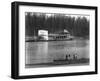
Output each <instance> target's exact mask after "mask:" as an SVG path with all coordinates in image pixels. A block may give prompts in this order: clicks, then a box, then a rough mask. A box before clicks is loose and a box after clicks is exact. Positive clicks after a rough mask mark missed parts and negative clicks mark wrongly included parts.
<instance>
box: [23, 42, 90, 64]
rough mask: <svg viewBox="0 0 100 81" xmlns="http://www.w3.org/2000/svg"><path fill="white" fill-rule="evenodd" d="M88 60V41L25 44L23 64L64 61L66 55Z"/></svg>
mask: <svg viewBox="0 0 100 81" xmlns="http://www.w3.org/2000/svg"><path fill="white" fill-rule="evenodd" d="M73 54H77V57H78V59H79V58H89V40H70V41H50V42H25V63H26V64H38V63H39V64H40V63H50V62H53V60H59V59H65V58H66V55H70V56H71V57H70V58H73V57H72V56H73Z"/></svg>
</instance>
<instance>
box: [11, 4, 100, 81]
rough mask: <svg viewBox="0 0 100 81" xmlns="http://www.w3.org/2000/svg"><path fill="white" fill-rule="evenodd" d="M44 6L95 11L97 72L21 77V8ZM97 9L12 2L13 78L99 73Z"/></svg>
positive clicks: (92, 7) (23, 77)
mask: <svg viewBox="0 0 100 81" xmlns="http://www.w3.org/2000/svg"><path fill="white" fill-rule="evenodd" d="M20 5H24V6H42V7H56V8H74V9H89V10H95V71H89V72H75V73H59V74H43V75H25V76H20V75H19V6H20ZM97 11H98V10H97V7H96V6H81V5H65V4H63V5H62V4H49V3H31V2H12V4H11V25H12V27H11V78H13V79H25V78H43V77H58V76H72V75H88V74H97V73H98V70H97V69H98V68H97V65H98V62H97V60H98V59H97V58H98V56H97V49H98V48H97V45H98V41H97V24H98V23H97V22H98V21H97V13H98V12H97Z"/></svg>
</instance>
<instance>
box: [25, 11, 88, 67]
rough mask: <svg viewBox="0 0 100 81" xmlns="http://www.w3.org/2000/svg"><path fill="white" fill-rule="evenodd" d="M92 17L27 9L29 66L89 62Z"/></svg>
mask: <svg viewBox="0 0 100 81" xmlns="http://www.w3.org/2000/svg"><path fill="white" fill-rule="evenodd" d="M89 17H90V16H89V15H84V14H58V13H41V12H37V13H36V12H25V67H26V68H34V67H45V66H48V67H49V66H58V65H59V66H60V65H66V66H80V65H89V58H90V57H89V23H90V19H89Z"/></svg>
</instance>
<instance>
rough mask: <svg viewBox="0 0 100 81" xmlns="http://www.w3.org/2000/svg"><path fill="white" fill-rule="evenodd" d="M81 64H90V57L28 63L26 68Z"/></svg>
mask: <svg viewBox="0 0 100 81" xmlns="http://www.w3.org/2000/svg"><path fill="white" fill-rule="evenodd" d="M62 65H66V66H80V65H89V59H88V58H82V59H75V60H68V61H66V60H54V61H53V62H51V63H38V64H26V65H25V68H35V67H48V66H51V67H52V66H62Z"/></svg>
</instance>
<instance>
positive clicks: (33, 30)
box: [25, 12, 89, 38]
mask: <svg viewBox="0 0 100 81" xmlns="http://www.w3.org/2000/svg"><path fill="white" fill-rule="evenodd" d="M64 29H66V30H68V31H69V32H70V34H71V35H72V36H75V37H83V38H85V37H89V19H87V18H86V17H85V16H83V17H80V16H77V18H75V17H74V16H73V17H71V16H66V15H65V14H51V15H49V16H48V15H47V13H36V12H35V13H34V12H25V34H26V36H34V34H35V35H37V34H38V33H37V32H38V30H48V32H49V33H59V32H61V31H63V30H64Z"/></svg>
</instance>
